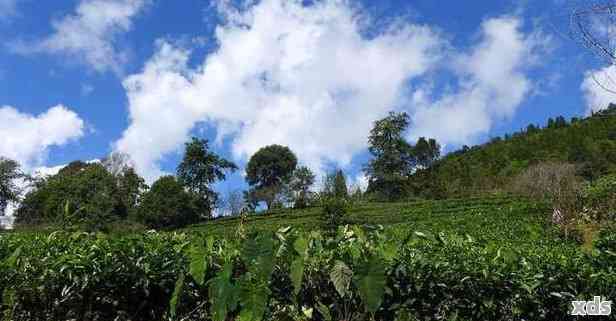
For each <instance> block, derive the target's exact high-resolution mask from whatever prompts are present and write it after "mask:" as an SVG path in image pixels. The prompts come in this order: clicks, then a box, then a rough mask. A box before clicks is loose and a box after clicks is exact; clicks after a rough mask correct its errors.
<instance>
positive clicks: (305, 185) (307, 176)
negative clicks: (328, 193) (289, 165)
mask: <svg viewBox="0 0 616 321" xmlns="http://www.w3.org/2000/svg"><path fill="white" fill-rule="evenodd" d="M314 180H315V175H314V173H312V171H311V170H310V168H308V167H306V166H300V167H298V168H296V169H295V171H294V172H293V176H292V177H291V182H290V183H289V188H290V190H291V192H292V193H293V200H294V202H293V203H294V205H293V206H294V207H295V208H305V207H307V206H308V203H309V200H310V187H311V186H312V185H313V184H314Z"/></svg>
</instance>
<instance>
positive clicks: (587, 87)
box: [581, 65, 616, 114]
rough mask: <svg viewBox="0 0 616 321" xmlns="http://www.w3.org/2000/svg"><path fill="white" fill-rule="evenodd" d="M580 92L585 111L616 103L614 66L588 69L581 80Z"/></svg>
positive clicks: (615, 72) (615, 67)
mask: <svg viewBox="0 0 616 321" xmlns="http://www.w3.org/2000/svg"><path fill="white" fill-rule="evenodd" d="M581 88H582V92H583V93H584V99H585V101H586V113H587V114H590V113H592V112H593V111H599V110H602V109H605V108H607V107H608V106H609V105H610V103H616V94H614V92H613V91H614V90H616V66H614V65H612V66H608V67H605V68H601V69H598V70H591V71H588V72H587V73H586V75H585V77H584V81H583V82H582V86H581Z"/></svg>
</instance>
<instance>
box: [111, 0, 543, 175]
mask: <svg viewBox="0 0 616 321" xmlns="http://www.w3.org/2000/svg"><path fill="white" fill-rule="evenodd" d="M220 3H223V4H228V2H225V1H223V2H220ZM301 3H302V1H300V0H293V1H283V0H263V1H261V2H259V3H258V4H254V5H252V6H249V7H248V8H247V9H246V10H243V11H235V10H234V9H231V8H230V7H229V6H228V5H221V6H219V10H221V14H222V15H224V16H225V18H226V20H227V21H226V23H225V24H223V25H220V26H218V27H217V28H216V33H215V38H216V40H217V42H218V45H219V48H218V50H216V51H215V52H214V53H212V54H210V55H209V56H207V57H206V58H205V59H204V61H203V63H202V64H201V65H199V66H197V67H195V68H190V67H188V66H187V61H188V59H189V56H190V54H191V53H190V51H189V50H188V49H185V48H179V47H177V46H173V45H171V44H169V43H168V42H162V41H161V42H159V44H158V45H159V49H158V52H157V53H156V54H155V55H154V56H153V57H152V58H151V59H150V60H149V61H148V62H147V63H146V64H145V67H144V69H143V71H142V72H141V73H139V74H135V75H132V76H130V77H128V78H126V79H125V80H124V87H125V89H126V91H127V96H128V99H129V110H130V126H129V127H128V128H127V129H126V131H125V132H124V134H123V136H122V138H121V139H120V140H119V141H117V142H116V144H115V148H116V149H117V150H119V151H122V152H125V153H127V154H129V155H130V156H131V158H132V159H133V161H134V162H135V164H136V168H137V170H138V171H139V172H140V173H141V174H142V175H144V176H146V178H147V179H148V180H152V179H153V178H155V177H157V176H158V175H160V174H161V173H162V171H161V170H160V162H161V160H162V159H163V158H164V156H165V155H167V154H169V153H172V152H175V151H177V150H178V148H180V147H181V146H182V143H183V142H184V141H186V140H187V139H188V135H189V133H190V131H191V130H192V129H193V128H194V127H195V125H196V124H198V123H200V122H207V123H209V124H211V125H214V126H215V127H216V129H217V135H218V137H217V141H220V140H221V139H222V138H228V139H230V140H231V146H232V152H233V155H234V157H235V159H237V160H241V159H245V158H246V157H247V156H250V155H251V154H252V153H254V152H255V151H256V150H257V149H259V148H260V147H262V146H265V145H269V144H283V145H287V146H289V147H290V148H291V149H292V150H294V151H295V152H296V154H297V155H298V157H299V158H300V159H301V160H302V162H304V163H306V164H307V165H308V166H309V167H311V168H312V169H313V170H315V171H316V172H322V169H323V167H324V164H328V163H330V162H333V163H335V164H337V165H338V166H341V167H344V166H346V165H348V164H349V162H350V161H351V159H352V157H353V156H355V155H356V154H357V153H359V152H361V151H364V150H365V148H366V145H367V135H368V132H369V130H370V128H371V127H372V124H373V121H375V120H376V119H379V118H382V117H383V116H385V115H386V114H387V112H388V111H390V110H405V111H407V112H409V113H410V114H411V115H412V116H413V118H414V125H413V128H412V129H411V133H412V134H417V135H428V136H433V137H436V138H438V139H439V140H440V141H441V142H442V143H462V142H468V141H469V140H472V139H475V138H476V136H477V135H479V134H482V133H486V132H488V131H489V130H490V128H491V126H492V123H493V121H494V119H501V118H505V117H511V116H512V115H513V113H514V112H515V110H516V108H517V107H518V105H519V104H520V103H521V102H522V101H523V100H524V98H525V96H527V95H528V94H529V92H530V91H531V88H532V86H533V84H532V83H531V81H530V80H529V79H528V77H527V76H526V75H525V73H524V72H525V71H526V70H527V68H529V65H530V64H532V63H534V62H535V59H536V58H537V53H538V52H540V51H541V48H544V45H545V42H547V39H546V38H545V37H543V36H541V35H540V34H539V33H531V34H524V33H523V32H522V31H521V30H520V29H521V21H519V19H517V18H509V17H505V18H496V19H490V20H487V21H485V22H484V23H483V24H482V29H481V37H480V41H479V43H478V44H477V45H476V46H474V47H473V49H472V50H470V52H468V53H456V52H455V51H453V50H450V48H449V46H448V44H447V42H446V41H444V40H443V37H441V36H440V35H439V34H438V33H436V32H434V31H433V30H432V29H431V28H429V27H427V26H420V25H416V24H412V23H410V22H403V21H397V23H395V24H394V25H393V26H392V27H390V28H386V29H383V30H380V32H376V33H374V32H373V34H376V35H375V36H373V37H369V38H368V37H365V36H364V35H363V31H365V30H366V28H369V27H374V25H371V22H370V17H369V16H367V15H366V14H365V13H363V12H362V11H361V10H359V9H356V8H352V7H351V6H350V5H349V4H348V2H346V1H338V0H329V1H328V0H324V1H319V2H317V3H316V4H314V5H310V6H303V5H302V4H301ZM449 61H453V63H452V66H450V67H449V68H445V71H446V72H449V73H453V75H454V77H455V78H456V79H457V80H458V83H457V86H456V88H454V90H453V91H452V93H451V95H447V94H446V95H442V96H441V97H440V98H439V99H438V100H433V99H431V96H432V93H430V92H429V91H427V90H426V89H425V86H422V85H420V86H419V88H422V89H416V90H415V92H412V91H410V89H409V86H408V84H409V81H413V82H421V81H422V80H423V78H424V76H425V75H427V74H428V73H429V72H431V71H434V70H435V69H436V67H437V65H443V64H446V63H447V62H449Z"/></svg>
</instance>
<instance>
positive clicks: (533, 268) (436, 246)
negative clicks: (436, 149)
mask: <svg viewBox="0 0 616 321" xmlns="http://www.w3.org/2000/svg"><path fill="white" fill-rule="evenodd" d="M567 249H568V250H567ZM615 263H616V259H615V258H614V257H612V256H596V255H590V254H585V253H584V252H582V251H578V250H576V249H575V248H567V247H560V246H558V245H557V244H555V245H547V244H537V245H536V246H530V245H529V246H519V247H503V246H500V245H495V244H492V243H485V242H480V241H476V240H474V239H473V238H472V237H469V236H459V235H457V234H444V233H440V234H435V235H432V234H427V233H421V232H411V233H409V232H408V230H407V232H406V233H403V232H402V231H400V230H397V232H396V233H394V232H393V231H392V232H390V231H386V230H384V229H383V228H382V227H378V226H376V227H368V226H366V227H364V228H360V227H357V226H354V227H349V226H344V227H341V228H340V229H339V231H338V233H337V234H335V235H332V236H326V235H323V234H321V233H319V232H316V231H313V232H298V231H293V230H292V229H290V228H283V229H280V230H278V231H276V232H259V233H251V234H248V235H247V237H245V238H243V239H240V238H232V239H214V238H213V237H202V236H199V235H192V236H191V237H189V236H187V235H184V234H175V233H174V234H159V233H154V232H149V233H145V234H142V235H133V236H107V235H102V234H92V233H91V234H87V233H73V234H69V233H53V234H50V235H40V234H38V235H37V234H7V235H0V294H1V297H0V302H2V306H1V309H0V310H1V311H2V313H3V316H4V319H5V320H15V321H21V320H28V321H36V320H213V321H224V320H253V321H258V320H298V321H299V320H318V321H321V320H328V321H329V320H395V319H396V317H397V316H400V315H405V316H406V317H407V319H409V320H413V319H417V320H568V318H569V316H568V313H569V311H570V301H571V300H574V299H577V300H590V299H592V297H593V296H594V295H601V296H604V297H607V298H614V297H616V273H614V270H613V266H614V264H615Z"/></svg>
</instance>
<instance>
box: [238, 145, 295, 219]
mask: <svg viewBox="0 0 616 321" xmlns="http://www.w3.org/2000/svg"><path fill="white" fill-rule="evenodd" d="M296 166H297V157H296V156H295V154H293V152H292V151H291V150H290V149H289V148H288V147H286V146H280V145H270V146H266V147H263V148H261V149H259V150H258V151H257V152H256V153H255V154H254V155H252V157H251V158H250V160H249V161H248V165H247V166H246V180H247V182H248V184H249V185H250V186H251V187H252V188H253V189H254V191H255V193H256V194H257V195H259V194H260V195H261V200H263V201H265V203H266V205H267V208H268V209H270V208H271V206H272V205H273V204H274V201H275V200H276V197H277V195H279V194H280V192H281V190H282V188H283V186H284V184H286V183H288V182H289V180H290V179H291V176H292V174H293V171H294V170H295V167H296Z"/></svg>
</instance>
